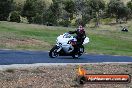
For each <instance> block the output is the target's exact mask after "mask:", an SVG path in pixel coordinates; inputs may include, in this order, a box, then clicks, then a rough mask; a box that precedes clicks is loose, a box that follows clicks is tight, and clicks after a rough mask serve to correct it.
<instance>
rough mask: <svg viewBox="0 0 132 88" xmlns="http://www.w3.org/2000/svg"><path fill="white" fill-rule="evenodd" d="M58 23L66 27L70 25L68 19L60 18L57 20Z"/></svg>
mask: <svg viewBox="0 0 132 88" xmlns="http://www.w3.org/2000/svg"><path fill="white" fill-rule="evenodd" d="M59 24H60V25H62V26H64V27H68V26H69V25H70V21H69V20H67V19H66V20H62V21H60V22H59Z"/></svg>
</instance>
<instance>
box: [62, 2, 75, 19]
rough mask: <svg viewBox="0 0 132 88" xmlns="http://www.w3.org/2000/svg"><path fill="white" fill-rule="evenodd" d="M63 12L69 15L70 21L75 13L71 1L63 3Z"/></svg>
mask: <svg viewBox="0 0 132 88" xmlns="http://www.w3.org/2000/svg"><path fill="white" fill-rule="evenodd" d="M64 10H65V11H67V12H68V13H69V18H70V20H72V19H73V14H74V13H75V3H74V2H73V1H72V0H66V1H64Z"/></svg>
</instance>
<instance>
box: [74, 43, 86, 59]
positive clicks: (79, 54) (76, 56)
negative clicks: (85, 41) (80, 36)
mask: <svg viewBox="0 0 132 88" xmlns="http://www.w3.org/2000/svg"><path fill="white" fill-rule="evenodd" d="M83 53H84V46H80V47H79V49H78V54H73V55H72V57H73V58H78V57H80V56H81V55H82V54H83Z"/></svg>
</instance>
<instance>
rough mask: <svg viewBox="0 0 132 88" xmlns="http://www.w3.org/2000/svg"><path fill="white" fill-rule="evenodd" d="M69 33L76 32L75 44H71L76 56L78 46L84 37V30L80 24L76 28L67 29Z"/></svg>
mask: <svg viewBox="0 0 132 88" xmlns="http://www.w3.org/2000/svg"><path fill="white" fill-rule="evenodd" d="M68 33H69V34H76V36H75V38H76V39H77V42H76V44H75V45H74V46H73V47H74V48H75V49H74V51H75V57H78V51H79V47H80V46H81V45H82V44H83V42H84V39H85V38H86V34H85V30H84V28H83V26H82V25H80V26H79V27H78V28H77V30H75V31H69V32H68Z"/></svg>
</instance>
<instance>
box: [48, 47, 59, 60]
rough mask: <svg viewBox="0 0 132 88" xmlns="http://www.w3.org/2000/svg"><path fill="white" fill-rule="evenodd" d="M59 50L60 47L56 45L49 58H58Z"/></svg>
mask: <svg viewBox="0 0 132 88" xmlns="http://www.w3.org/2000/svg"><path fill="white" fill-rule="evenodd" d="M57 50H58V47H57V46H56V45H55V46H54V47H53V48H52V49H51V50H50V52H49V56H50V57H51V58H56V57H57V56H58V53H57Z"/></svg>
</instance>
